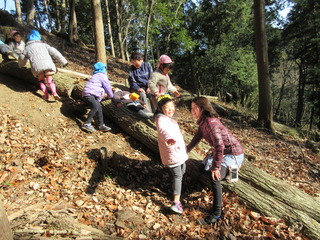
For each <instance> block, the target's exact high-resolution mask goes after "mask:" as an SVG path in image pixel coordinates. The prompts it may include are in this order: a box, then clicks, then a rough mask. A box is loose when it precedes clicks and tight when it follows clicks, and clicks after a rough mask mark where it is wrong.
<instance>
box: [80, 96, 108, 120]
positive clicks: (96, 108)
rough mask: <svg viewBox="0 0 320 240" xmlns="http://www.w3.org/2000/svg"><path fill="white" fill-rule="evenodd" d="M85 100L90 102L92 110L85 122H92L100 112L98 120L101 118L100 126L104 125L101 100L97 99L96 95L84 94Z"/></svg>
mask: <svg viewBox="0 0 320 240" xmlns="http://www.w3.org/2000/svg"><path fill="white" fill-rule="evenodd" d="M83 98H84V100H85V101H86V102H87V103H88V105H89V107H90V109H91V110H90V112H89V114H88V118H87V119H86V121H85V123H86V124H88V123H91V121H92V119H93V117H94V116H95V115H96V114H97V113H98V120H99V126H101V125H103V124H104V122H103V113H102V108H101V104H100V102H99V101H98V100H97V99H96V97H95V96H92V95H90V96H84V97H83Z"/></svg>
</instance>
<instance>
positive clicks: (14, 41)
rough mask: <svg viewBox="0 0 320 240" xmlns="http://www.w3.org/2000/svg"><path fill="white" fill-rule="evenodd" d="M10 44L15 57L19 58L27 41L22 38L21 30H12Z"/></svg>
mask: <svg viewBox="0 0 320 240" xmlns="http://www.w3.org/2000/svg"><path fill="white" fill-rule="evenodd" d="M8 46H9V47H10V48H11V49H12V55H13V57H14V58H15V59H19V56H20V53H22V52H23V50H24V48H25V43H24V41H23V40H22V37H21V34H20V32H18V31H17V30H13V31H11V33H10V41H9V43H8Z"/></svg>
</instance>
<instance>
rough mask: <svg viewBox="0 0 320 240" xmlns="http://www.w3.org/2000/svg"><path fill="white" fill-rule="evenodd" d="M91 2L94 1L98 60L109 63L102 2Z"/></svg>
mask: <svg viewBox="0 0 320 240" xmlns="http://www.w3.org/2000/svg"><path fill="white" fill-rule="evenodd" d="M91 3H92V11H93V26H94V40H95V49H96V60H97V61H98V62H103V63H107V56H106V49H105V46H106V45H105V41H104V27H103V19H102V12H101V3H100V0H92V1H91Z"/></svg>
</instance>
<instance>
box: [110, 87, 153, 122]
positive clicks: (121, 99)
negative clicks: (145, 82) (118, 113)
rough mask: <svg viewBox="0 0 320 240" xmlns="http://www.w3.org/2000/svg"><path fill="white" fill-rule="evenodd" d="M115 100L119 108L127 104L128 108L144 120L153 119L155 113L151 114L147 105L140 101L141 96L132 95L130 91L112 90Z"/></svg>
mask: <svg viewBox="0 0 320 240" xmlns="http://www.w3.org/2000/svg"><path fill="white" fill-rule="evenodd" d="M112 91H113V99H112V101H113V102H114V104H116V106H117V107H118V108H120V107H121V106H122V104H121V103H125V104H126V105H127V107H128V108H129V109H130V110H131V111H133V112H136V113H137V114H138V115H139V116H140V117H142V118H152V117H153V113H151V112H149V111H148V109H147V106H146V104H145V103H144V102H143V101H142V100H140V99H139V97H140V96H139V94H137V93H131V94H130V92H128V91H122V90H121V89H119V88H112Z"/></svg>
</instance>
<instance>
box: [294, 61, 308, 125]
mask: <svg viewBox="0 0 320 240" xmlns="http://www.w3.org/2000/svg"><path fill="white" fill-rule="evenodd" d="M305 87H306V76H305V71H304V69H303V66H302V65H301V64H299V86H298V105H297V111H296V121H295V124H296V126H297V127H301V121H302V116H303V108H304V103H303V102H304V89H305Z"/></svg>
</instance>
